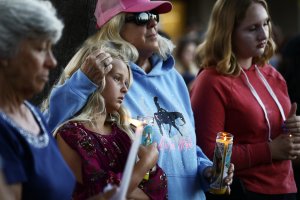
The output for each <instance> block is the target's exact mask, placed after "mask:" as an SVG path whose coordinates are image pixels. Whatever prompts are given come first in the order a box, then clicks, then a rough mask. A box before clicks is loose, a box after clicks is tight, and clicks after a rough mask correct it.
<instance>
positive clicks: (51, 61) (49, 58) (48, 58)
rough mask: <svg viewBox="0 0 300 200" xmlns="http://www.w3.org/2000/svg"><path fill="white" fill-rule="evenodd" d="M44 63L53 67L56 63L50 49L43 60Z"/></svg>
mask: <svg viewBox="0 0 300 200" xmlns="http://www.w3.org/2000/svg"><path fill="white" fill-rule="evenodd" d="M45 63H46V65H47V67H48V68H55V67H56V65H57V61H56V59H55V57H54V55H53V52H52V50H49V51H48V53H47V56H46V61H45Z"/></svg>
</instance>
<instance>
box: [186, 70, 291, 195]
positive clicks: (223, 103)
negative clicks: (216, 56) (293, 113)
mask: <svg viewBox="0 0 300 200" xmlns="http://www.w3.org/2000/svg"><path fill="white" fill-rule="evenodd" d="M259 69H260V71H261V72H262V74H263V76H264V77H265V78H266V80H267V81H268V83H269V85H270V86H271V87H272V89H273V91H274V93H275V94H276V96H277V98H278V100H279V102H280V103H281V105H282V107H283V110H284V112H285V115H286V116H287V115H288V113H289V110H290V107H291V104H290V100H289V96H288V92H287V86H286V83H285V81H284V79H283V78H282V76H281V75H280V74H279V73H278V72H277V71H276V70H275V69H274V68H273V67H272V66H268V65H266V66H264V67H259ZM255 70H256V69H255V67H254V66H251V67H250V68H249V69H248V70H244V71H245V73H246V74H247V76H248V78H249V81H250V83H251V84H252V86H253V87H254V88H255V90H256V91H257V93H258V95H259V96H260V98H261V100H262V102H263V103H264V105H265V107H266V110H267V114H268V118H269V121H270V126H271V138H272V139H274V138H276V137H277V136H278V135H279V134H282V133H283V131H282V128H281V126H282V124H283V119H282V117H281V115H280V111H279V109H278V107H277V105H276V103H275V102H274V100H273V99H272V97H271V95H270V94H269V92H268V91H267V89H266V87H265V86H264V84H263V82H262V81H261V79H260V78H259V76H258V74H257V73H256V72H255ZM191 103H192V108H193V111H194V116H195V125H196V133H197V144H198V145H199V146H200V147H201V148H202V149H203V151H204V152H205V153H206V155H207V156H208V157H209V158H211V159H212V158H213V153H214V147H215V141H216V134H217V132H219V131H226V132H229V133H232V134H233V135H234V142H233V143H234V145H233V150H232V157H231V161H232V163H234V165H235V175H236V176H237V177H239V178H240V179H241V180H242V182H243V183H244V185H245V187H246V189H247V190H249V191H253V192H257V193H263V194H283V193H295V192H296V191H297V188H296V185H295V181H294V177H293V169H292V165H291V161H290V160H284V161H274V160H272V158H271V152H270V149H269V146H268V134H269V133H268V125H267V122H266V119H265V117H264V113H263V110H262V108H261V107H260V105H259V104H258V102H257V100H256V99H255V97H254V96H253V94H252V93H251V91H250V89H249V87H248V86H247V84H246V79H245V75H244V74H243V73H241V74H240V75H239V76H237V77H233V76H224V75H221V74H219V73H218V72H217V71H216V70H215V69H205V70H203V71H202V72H201V73H200V74H199V76H198V77H197V79H196V81H195V82H194V84H193V88H192V91H191Z"/></svg>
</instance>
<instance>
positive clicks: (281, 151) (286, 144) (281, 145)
mask: <svg viewBox="0 0 300 200" xmlns="http://www.w3.org/2000/svg"><path fill="white" fill-rule="evenodd" d="M296 111H297V104H296V103H293V104H292V107H291V110H290V113H289V115H288V117H287V120H286V121H285V122H284V126H285V129H286V130H287V131H286V132H287V133H286V134H281V135H279V136H278V137H277V138H275V139H274V140H273V141H271V142H270V143H269V147H270V150H271V154H272V159H275V160H294V159H296V158H297V156H300V117H299V116H296Z"/></svg>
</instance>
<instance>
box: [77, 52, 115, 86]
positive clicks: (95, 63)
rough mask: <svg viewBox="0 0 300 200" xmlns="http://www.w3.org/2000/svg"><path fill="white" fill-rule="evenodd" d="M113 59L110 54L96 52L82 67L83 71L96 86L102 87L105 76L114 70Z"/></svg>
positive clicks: (89, 56) (87, 58) (88, 57)
mask: <svg viewBox="0 0 300 200" xmlns="http://www.w3.org/2000/svg"><path fill="white" fill-rule="evenodd" d="M112 61H113V59H112V57H111V55H110V54H109V53H105V52H103V51H101V50H95V51H93V52H92V53H91V54H90V55H88V56H87V57H86V59H85V61H84V62H83V64H82V65H81V67H80V69H81V71H82V72H83V73H84V74H85V75H86V76H87V77H88V78H89V79H90V80H91V81H92V82H93V83H95V84H97V85H98V86H100V85H101V83H102V81H103V79H104V77H105V75H106V74H107V73H108V72H109V71H110V70H111V69H112V64H111V63H112Z"/></svg>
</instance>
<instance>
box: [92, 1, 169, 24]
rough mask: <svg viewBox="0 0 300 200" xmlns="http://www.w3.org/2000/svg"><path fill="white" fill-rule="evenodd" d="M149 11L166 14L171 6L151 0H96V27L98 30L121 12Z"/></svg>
mask: <svg viewBox="0 0 300 200" xmlns="http://www.w3.org/2000/svg"><path fill="white" fill-rule="evenodd" d="M150 10H153V11H155V12H156V13H158V14H162V13H167V12H170V11H171V10H172V4H171V2H169V1H151V0H98V2H97V5H96V10H95V17H96V19H97V27H98V28H100V27H101V26H103V24H105V23H106V22H107V21H109V20H110V19H111V18H113V17H114V16H116V15H117V14H119V13H121V12H128V13H130V12H132V13H134V12H144V11H150Z"/></svg>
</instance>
